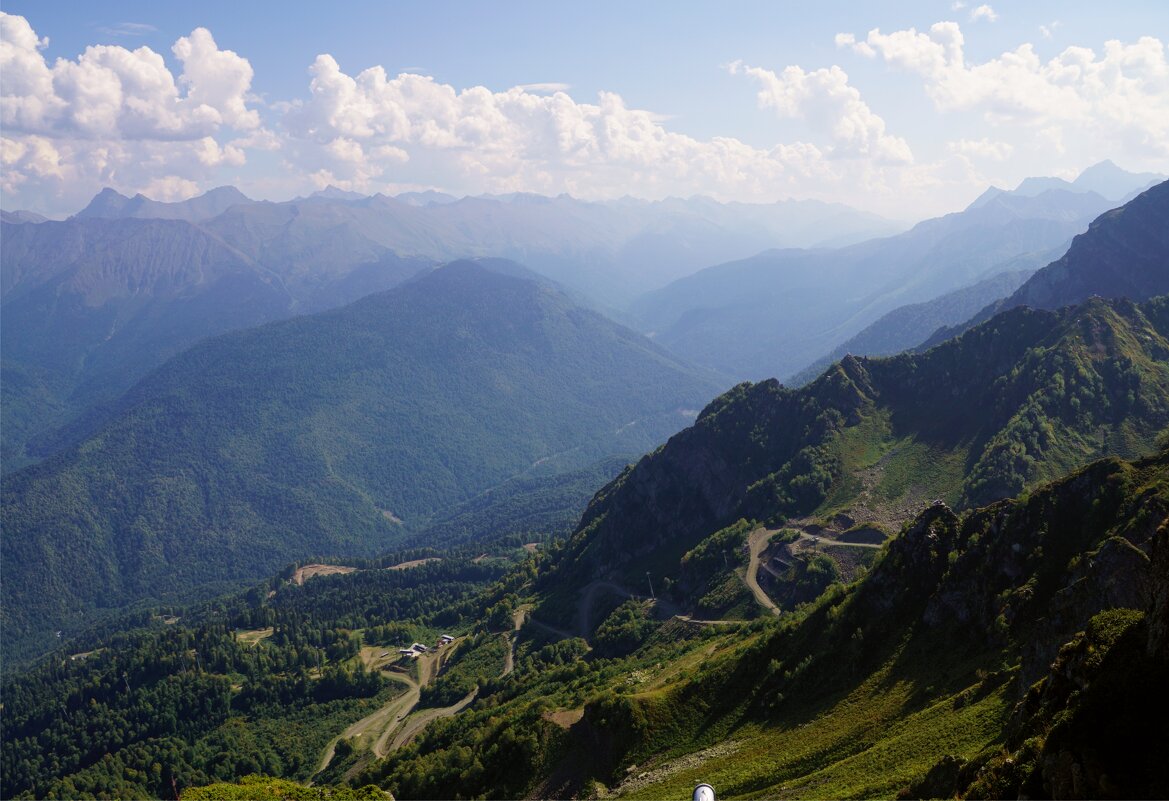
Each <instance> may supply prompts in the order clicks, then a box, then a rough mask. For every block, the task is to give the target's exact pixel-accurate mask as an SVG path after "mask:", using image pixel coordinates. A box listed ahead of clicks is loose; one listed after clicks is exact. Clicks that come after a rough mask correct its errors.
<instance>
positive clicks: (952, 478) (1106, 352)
mask: <svg viewBox="0 0 1169 801" xmlns="http://www.w3.org/2000/svg"><path fill="white" fill-rule="evenodd" d="M1167 427H1169V299H1166V298H1161V299H1157V300H1153V301H1150V302H1148V303H1146V304H1143V305H1137V304H1133V303H1131V302H1129V301H1123V300H1103V299H1094V300H1092V301H1090V302H1089V303H1087V304H1084V305H1083V306H1080V307H1073V308H1068V309H1063V310H1060V311H1055V312H1050V311H1041V310H1033V309H1027V308H1016V309H1012V310H1010V311H1008V312H1006V313H1004V314H1001V315H999V316H997V317H995V318H993V319H992V320H990V321H989V322H987V323H984V324H983V325H981V326H978V327H976V328H974V329H971V330H970V331H968V332H966V333H965V334H964V335H962V336H961V337H958V338H957V339H954V340H951V341H949V342H946V343H944V344H942V345H941V346H938V347H936V348H934V349H932V350H930V351H927V352H925V353H922V354H903V355H900V356H895V357H892V358H885V359H876V358H855V357H847V358H845V359H844V360H843V361H841V362H840V363H839V364H837V365H836V366H834V367H833V368H832V369H830V370H828V371H827V372H825V374H824V375H822V376H821V377H820V378H819V379H817V380H816V381H814V382H813V383H811V384H809V385H807V386H805V387H802V388H800V389H796V390H793V389H788V388H785V387H783V386H781V385H780V384H778V383H777V382H775V381H766V382H762V383H759V384H754V385H752V384H742V385H739V386H737V387H735V388H734V389H733V390H731V391H730V392H728V393H726V394H725V395H723V396H721V397H719V398H717V399H716V400H715V401H714V402H712V403H711V404H710V405H709V406H707V407H706V409H705V410H703V412H702V414H701V415H699V417H698V420H697V421H696V422H695V424H694V425H693V426H692V427H690V428H688V429H686V430H684V431H682V432H680V433H679V434H677V435H676V436H674V437H673V438H671V440H670V441H669V442H668V443H667V444H666V445H665V446H664V447H662V448H660V449H659V450H658V451H656V452H655V453H652V454H650V455H648V456H646V457H644V458H643V459H642V460H641V461H640V462H639V463H638V464H637V465H636V466H633V467H631V468H629V469H627V470H626V471H625V473H623V474H622V475H621V476H620V477H618V479H617V480H616V481H614V482H613V483H612V484H610V485H609V486H607V487H606V488H605V489H603V490H602V491H601V492H599V493H598V495H597V497H596V498H595V499H594V500H593V503H592V504H591V505H590V507H589V510H588V511H587V512H586V513H585V516H584V518H583V519H582V521H581V524H580V526H579V528H578V530H577V532H576V533H575V534H574V535H573V537H572V539H571V540H570V541H569V543H568V547H567V550H566V552H565V555H564V557H563V564H562V567H561V572H560V574H559V575H558V576H557V577H556V578H555V579H551V580H550V583H549V585H548V586H549V588H550V591H551V592H553V594H556V593H560V594H567V595H571V592H572V589H571V588H572V587H580V586H583V585H585V584H586V583H588V582H589V581H592V580H595V579H598V578H605V577H608V578H612V579H616V580H618V581H626V582H637V583H638V584H640V583H641V582H642V581H643V580H644V574H645V571H646V570H652V571H653V572H654V573H655V574H656V575H658V576H662V577H663V580H665V579H666V578H669V579H670V580H672V581H675V582H676V581H678V580H680V578H682V574H683V572H684V571H683V565H682V558H683V557H684V556H685V555H686V554H687V553H688V552H690V551H691V549H694V548H696V546H698V545H699V544H700V543H701V542H702V541H703V540H704V539H705V538H707V537H709V536H711V535H713V534H714V533H715V532H718V531H719V530H720V529H723V528H724V527H726V526H729V525H731V524H732V523H734V522H735V521H736V520H738V519H740V518H745V519H748V520H752V519H753V520H758V521H761V522H762V521H769V522H773V523H779V522H782V521H784V520H786V519H791V518H800V517H802V516H808V515H811V516H813V519H825V518H827V517H828V516H830V515H832V514H836V513H840V512H843V513H845V514H846V515H847V516H848V517H849V518H850V519H852V520H853V521H854V522H855V523H857V524H865V523H872V524H874V525H877V526H878V527H880V528H884V529H885V530H888V528H889V527H890V526H894V527H896V526H898V525H900V523H901V522H903V521H904V520H905V519H907V517H908V516H909V515H911V514H913V513H914V512H915V511H916V509H918V508H920V506H921V505H922V504H924V503H928V502H929V501H930V500H933V499H945V500H946V501H947V502H949V503H951V504H953V505H955V506H957V507H958V508H969V507H972V506H977V505H981V504H985V503H989V502H992V501H994V500H996V499H999V498H1004V497H1010V496H1012V495H1015V494H1016V493H1018V492H1020V491H1022V490H1023V489H1024V488H1025V487H1028V486H1031V485H1033V484H1034V483H1036V482H1039V481H1043V480H1048V479H1051V478H1054V477H1056V476H1059V475H1061V474H1062V473H1064V472H1066V471H1067V470H1070V469H1073V468H1075V467H1077V466H1079V465H1082V464H1084V463H1085V462H1087V461H1089V460H1091V459H1093V458H1096V457H1098V456H1102V455H1107V454H1114V453H1119V454H1124V455H1129V456H1136V455H1140V454H1141V453H1145V452H1148V451H1150V450H1152V449H1153V448H1154V447H1156V445H1157V443H1158V440H1159V438H1161V437H1162V436H1164V433H1165V431H1166V429H1167ZM680 600H682V601H684V602H693V600H694V599H693V598H681V599H680Z"/></svg>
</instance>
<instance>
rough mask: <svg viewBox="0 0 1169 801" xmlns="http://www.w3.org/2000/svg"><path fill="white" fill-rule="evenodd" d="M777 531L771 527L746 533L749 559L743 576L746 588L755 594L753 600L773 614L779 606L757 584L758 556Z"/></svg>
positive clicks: (777, 610)
mask: <svg viewBox="0 0 1169 801" xmlns="http://www.w3.org/2000/svg"><path fill="white" fill-rule="evenodd" d="M777 533H778V532H777V531H773V530H771V529H766V528H757V529H755V530H754V531H752V532H751V533H750V534H748V535H747V554H748V556H749V560H748V562H747V575H746V576H744V577H743V581H744V582H745V583H746V584H747V589H749V590H750V591H751V594H752V595H753V596H755V601H756V602H757V603H758V604H759V605H760V606H762V607H763V608H764V609H768V610H770V611H771V614H773V615H778V614H779V607H778V606H776V604H775V601H773V600H771V597H770V596H769V595H768V594H767V593H766V592H764V591H763V588H762V587H760V586H759V564H760V557H761V556H762V555H763V552H764V551H765V550H767V544H768V543H769V542H771V538H772V537H773V536H775V535H776V534H777Z"/></svg>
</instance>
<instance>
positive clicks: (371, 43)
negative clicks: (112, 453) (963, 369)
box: [0, 0, 1169, 222]
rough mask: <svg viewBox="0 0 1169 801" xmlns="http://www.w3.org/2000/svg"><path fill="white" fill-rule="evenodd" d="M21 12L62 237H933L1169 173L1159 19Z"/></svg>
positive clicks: (15, 39) (10, 15)
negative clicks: (174, 220) (653, 230)
mask: <svg viewBox="0 0 1169 801" xmlns="http://www.w3.org/2000/svg"><path fill="white" fill-rule="evenodd" d="M5 8H6V12H7V13H2V14H0V23H2V24H0V34H2V45H0V84H2V87H3V99H2V104H0V109H2V122H3V129H4V130H3V135H2V137H3V142H2V145H3V149H2V159H3V166H4V170H3V178H2V183H0V189H2V191H3V206H4V207H5V208H6V209H27V210H31V211H36V212H39V213H42V214H46V215H48V216H51V217H60V216H62V215H65V214H70V213H73V212H75V211H77V210H78V209H80V208H82V207H84V205H85V203H87V202H88V200H89V199H90V198H91V197H92V196H93V195H94V194H96V193H97V191H98V190H100V189H101V188H102V187H104V186H110V187H112V188H114V189H115V190H117V191H119V192H121V193H122V194H125V195H128V196H132V195H134V194H137V193H142V194H144V195H146V196H147V197H150V198H152V199H156V200H162V201H173V200H181V199H185V198H188V197H192V196H195V195H198V194H200V193H202V192H205V191H207V190H208V189H210V188H213V187H216V186H220V185H233V186H236V187H238V188H239V189H240V190H241V191H243V192H244V193H245V194H247V195H248V196H249V197H251V198H254V199H259V200H287V199H289V198H292V197H296V196H303V195H308V194H311V193H312V192H313V191H315V190H319V189H322V188H324V187H325V186H329V185H332V186H337V187H339V188H341V189H343V190H346V191H356V192H359V193H361V194H363V195H373V194H377V193H379V192H380V193H384V194H388V195H395V194H399V193H402V192H408V191H423V190H430V189H433V190H436V191H440V192H446V193H449V194H452V195H456V196H478V195H483V194H506V193H510V192H528V193H534V194H540V195H547V196H557V195H560V194H569V195H572V196H573V197H577V198H580V199H582V200H610V199H615V198H620V197H624V196H633V197H637V198H640V199H645V200H660V199H663V198H667V197H681V198H687V197H691V196H695V195H700V196H708V197H711V198H713V199H715V200H718V201H722V202H727V201H741V202H750V203H771V202H775V201H778V200H786V199H797V200H798V199H815V200H823V201H828V202H839V203H844V204H846V205H849V206H852V207H854V208H857V209H860V210H863V211H869V212H873V213H876V214H879V215H881V216H884V217H887V218H890V219H895V220H900V221H905V222H910V221H914V220H919V219H923V218H926V217H933V216H939V215H941V214H945V213H947V212H951V211H956V210H959V209H961V208H963V207H965V206H966V205H968V204H969V203H970V202H971V201H972V200H973V199H974V198H975V197H977V196H978V195H979V194H981V193H982V192H983V191H984V190H985V189H986V188H987V187H988V186H991V185H994V186H998V187H1000V188H1004V189H1010V188H1013V187H1014V186H1016V185H1017V184H1018V183H1019V182H1020V181H1021V180H1023V179H1025V178H1027V177H1034V176H1055V177H1063V178H1071V177H1074V176H1075V175H1076V174H1078V173H1079V172H1081V171H1082V170H1083V169H1085V168H1087V167H1089V166H1091V165H1093V164H1096V163H1098V162H1100V161H1103V160H1112V161H1114V162H1115V163H1116V164H1117V165H1118V166H1120V167H1121V168H1123V169H1126V170H1129V171H1132V172H1146V171H1151V172H1158V173H1166V172H1169V83H1167V81H1166V75H1169V58H1167V55H1166V50H1165V44H1164V42H1163V41H1162V40H1161V39H1160V38H1157V36H1155V35H1154V34H1157V33H1158V32H1160V31H1164V30H1169V10H1167V9H1165V8H1163V7H1161V6H1159V5H1155V4H1152V3H1148V4H1144V3H1138V4H1130V5H1127V6H1126V7H1123V8H1118V9H1115V10H1110V13H1109V14H1108V15H1107V18H1106V19H1101V18H1100V15H1097V14H1094V13H1092V11H1091V10H1090V9H1075V8H1066V7H1065V6H1063V5H1060V4H1056V3H1036V4H1031V5H1029V6H1028V7H1027V8H1026V9H1020V8H1012V7H1008V6H995V5H994V4H978V3H973V2H972V3H969V4H967V3H964V2H961V0H959V2H945V3H927V2H915V3H902V4H898V5H896V6H892V7H885V6H883V7H880V8H866V9H858V8H849V7H841V6H839V5H834V4H828V5H825V6H818V7H817V8H815V9H809V10H804V11H802V12H801V15H800V18H799V19H796V18H795V17H793V16H792V15H790V14H788V12H787V11H786V10H785V9H783V8H781V7H775V6H772V5H770V4H766V3H754V2H751V3H743V4H739V5H736V6H735V7H733V8H732V9H730V10H726V9H717V10H716V9H705V8H697V9H696V8H676V7H673V6H669V5H665V4H658V3H649V4H641V5H639V6H638V7H637V8H636V9H627V8H620V7H617V6H613V5H600V6H590V7H589V8H588V9H584V8H574V7H568V6H562V7H555V8H553V9H546V8H542V7H539V6H535V5H532V4H523V3H520V4H512V5H509V6H507V7H505V8H492V9H487V8H481V7H476V6H472V5H469V4H455V5H452V6H448V7H444V8H443V9H426V8H398V7H394V8H383V7H381V6H378V5H376V4H354V5H347V6H345V7H343V8H340V9H332V10H331V11H330V14H328V15H324V16H321V15H316V16H314V15H313V14H312V12H311V11H310V10H308V9H300V8H291V9H290V8H284V7H277V6H275V5H271V4H264V3H255V4H249V5H248V6H247V7H245V8H240V7H239V6H238V4H227V3H203V4H199V5H198V6H197V7H190V8H185V7H184V8H179V7H172V6H156V5H151V4H147V3H140V2H131V1H130V0H122V1H121V2H115V3H108V4H103V5H102V6H100V7H94V8H92V9H88V10H87V11H88V16H81V15H79V14H77V13H76V9H75V7H71V6H68V5H66V4H56V3H28V2H24V1H23V0H14V2H9V3H6V4H5ZM261 32H262V33H263V36H260V35H259V34H260V33H261Z"/></svg>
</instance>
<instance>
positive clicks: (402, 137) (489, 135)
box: [282, 55, 835, 198]
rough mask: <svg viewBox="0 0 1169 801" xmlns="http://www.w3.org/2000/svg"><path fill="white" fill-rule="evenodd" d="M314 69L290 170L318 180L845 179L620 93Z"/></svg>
mask: <svg viewBox="0 0 1169 801" xmlns="http://www.w3.org/2000/svg"><path fill="white" fill-rule="evenodd" d="M309 74H310V76H311V79H310V83H309V97H308V99H307V100H303V101H298V102H294V103H292V104H290V105H289V106H288V107H287V108H286V110H285V113H284V117H283V120H282V130H283V132H284V134H285V136H286V147H285V155H286V157H287V158H288V160H289V164H290V166H292V167H294V168H296V169H299V170H301V171H302V172H303V173H305V174H307V175H310V176H312V180H313V182H314V183H315V184H317V185H322V184H325V183H331V184H335V185H337V186H340V187H343V188H347V189H355V190H358V191H376V190H379V189H382V188H387V187H389V188H392V187H395V186H410V185H432V186H440V187H443V188H445V189H447V190H448V191H455V192H468V193H475V192H509V191H534V192H541V193H545V194H555V193H560V192H568V193H570V194H574V195H578V196H584V197H611V196H619V195H623V194H627V193H629V192H630V190H631V189H636V192H637V193H638V194H640V195H644V196H662V195H666V194H672V193H683V194H693V193H695V192H705V193H710V194H715V195H722V196H728V197H730V196H759V197H771V198H773V197H775V196H777V195H778V194H780V193H781V192H783V191H785V190H788V191H790V190H791V189H793V188H795V187H797V186H799V185H800V183H801V182H802V181H803V180H804V179H805V178H807V177H808V176H811V175H815V176H817V177H829V178H830V177H831V176H832V175H834V174H835V173H834V172H833V169H832V167H831V166H830V165H829V164H827V163H826V162H825V160H824V153H823V152H822V151H821V150H820V149H819V148H818V147H816V146H815V145H813V144H811V143H801V142H796V143H791V144H779V145H776V146H774V147H772V148H757V147H752V146H748V145H746V144H744V143H743V142H741V141H739V140H737V139H733V138H729V137H716V138H713V139H711V140H706V141H703V140H699V139H695V138H693V137H690V136H687V135H684V134H680V133H677V132H674V131H670V130H669V129H667V128H666V127H665V126H664V125H663V121H664V120H663V118H662V117H661V116H660V115H657V114H654V113H653V112H651V111H648V110H642V109H632V108H629V107H628V106H627V105H626V104H625V102H624V100H623V99H622V98H621V97H620V95H617V94H615V93H612V92H602V93H600V95H599V96H598V98H597V102H595V103H582V102H578V101H576V100H574V99H573V98H572V97H570V96H569V95H568V94H567V93H565V92H564V91H562V90H561V88H560V87H559V85H548V84H540V85H535V86H529V87H523V86H517V87H513V88H511V89H508V90H506V91H501V92H493V91H491V90H489V89H487V88H485V87H482V86H473V87H468V88H465V89H457V88H456V87H454V86H451V85H449V84H444V83H440V82H438V81H436V80H435V79H433V78H431V77H429V76H423V75H416V74H411V73H402V74H399V75H397V76H394V77H391V76H390V75H388V74H387V73H386V71H385V69H384V68H382V67H380V66H375V67H370V68H368V69H366V70H364V71H362V72H360V73H358V74H357V75H349V74H346V73H345V72H343V71H342V70H341V68H340V66H339V65H338V63H337V61H336V59H334V58H333V57H332V56H330V55H321V56H318V57H317V59H316V60H315V61H314V63H313V65H312V66H311V67H310V69H309Z"/></svg>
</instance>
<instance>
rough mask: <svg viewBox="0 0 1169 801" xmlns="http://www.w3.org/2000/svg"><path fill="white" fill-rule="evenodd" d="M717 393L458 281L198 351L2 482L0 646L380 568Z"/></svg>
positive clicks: (620, 335)
mask: <svg viewBox="0 0 1169 801" xmlns="http://www.w3.org/2000/svg"><path fill="white" fill-rule="evenodd" d="M488 266H489V267H491V266H495V267H500V268H502V269H510V270H511V271H512V272H516V273H520V274H522V273H523V270H522V268H519V267H518V266H516V265H499V264H495V265H492V264H490V263H489V265H488ZM717 389H718V385H717V384H716V383H715V382H713V381H712V380H711V379H710V378H709V377H708V376H707V375H706V374H704V373H702V372H700V371H698V370H695V369H692V368H690V367H689V366H687V365H685V364H683V363H681V362H679V361H678V360H676V359H674V358H673V357H671V356H669V355H668V354H666V353H665V352H663V351H662V350H661V349H660V348H658V347H657V346H656V345H654V344H652V343H650V342H649V341H648V340H646V339H644V338H643V337H641V336H640V335H639V334H636V333H634V332H633V331H630V330H628V329H625V328H622V327H620V326H618V325H616V324H614V323H612V322H610V321H608V320H607V319H605V318H603V317H601V316H600V315H598V314H596V313H594V312H591V311H588V310H585V309H582V308H580V307H578V306H575V305H574V304H572V303H571V302H570V301H569V300H568V299H567V298H566V297H565V296H563V295H562V294H560V293H558V292H556V291H555V290H553V289H550V288H548V287H547V286H546V285H545V284H544V283H541V282H538V281H533V280H528V279H525V278H519V277H514V276H510V275H503V274H501V273H500V272H498V271H495V270H493V269H488V268H487V267H484V266H482V265H479V264H475V263H471V262H459V263H454V264H451V265H448V266H446V267H443V268H442V269H439V270H436V271H433V272H429V273H428V274H426V275H424V276H422V277H420V278H418V279H416V280H413V281H410V282H408V283H407V284H405V285H403V286H401V287H399V288H398V289H395V290H392V291H389V292H386V293H380V294H376V295H372V296H370V297H367V298H365V299H363V300H361V301H359V302H357V303H354V304H352V305H349V306H346V307H343V308H341V309H337V310H334V311H330V312H326V313H322V314H318V315H312V316H305V317H300V318H296V319H293V320H289V321H284V322H279V323H273V324H270V325H267V326H262V327H259V328H255V329H251V330H248V331H244V332H238V333H234V334H228V335H224V336H220V337H217V338H213V339H209V340H207V341H205V342H203V343H202V344H200V345H198V346H196V347H194V348H192V349H190V350H188V351H186V352H185V353H183V354H181V355H180V356H178V357H175V358H173V359H171V360H170V361H168V362H166V363H165V364H164V365H163V366H162V367H160V368H159V369H157V370H156V371H154V372H153V373H151V374H150V375H149V376H147V377H146V378H145V379H143V380H142V381H141V382H140V383H139V384H137V385H136V386H135V387H134V388H133V389H132V390H131V391H130V392H128V393H127V394H126V395H125V396H123V397H122V398H121V399H119V400H118V401H117V403H116V405H115V406H114V407H113V409H112V410H109V411H108V412H107V413H106V414H105V415H104V416H103V417H102V419H101V420H99V421H98V422H97V423H96V424H94V425H93V426H88V427H89V428H94V429H96V432H95V433H93V434H92V436H89V437H87V438H85V439H84V440H83V441H81V442H80V443H79V444H77V445H76V446H75V447H71V448H68V449H66V450H65V451H63V452H61V453H59V454H58V455H56V456H54V457H53V458H51V459H49V460H47V461H45V462H43V463H42V464H39V465H34V466H32V467H29V468H26V469H24V470H22V471H19V472H17V473H14V474H10V475H9V476H7V477H6V478H5V479H4V483H3V518H2V519H3V535H2V536H3V563H4V582H3V589H2V592H3V614H4V628H5V643H6V648H7V647H9V643H12V642H16V641H19V640H21V638H22V637H24V636H31V635H34V634H37V633H39V634H43V633H44V632H45V631H46V630H47V629H48V628H49V627H51V626H54V625H56V626H57V627H61V626H62V625H63V624H64V623H65V622H66V621H73V622H76V621H79V620H81V619H83V618H84V617H85V615H88V614H92V613H93V612H94V611H95V610H98V609H102V608H117V607H119V606H122V605H125V604H128V603H132V602H134V601H136V600H140V599H145V598H160V597H168V598H172V599H173V598H185V597H188V596H190V595H191V594H199V593H207V592H208V591H210V589H212V588H221V587H223V586H225V582H233V581H239V580H241V579H254V578H258V577H260V576H263V575H265V574H267V573H269V572H271V571H273V570H275V569H276V568H278V567H279V566H281V565H283V564H286V563H287V562H289V561H290V560H293V559H296V558H303V557H307V556H310V555H313V554H328V553H349V554H361V553H364V554H371V553H375V552H378V551H381V550H385V549H386V548H387V547H388V546H389V545H391V544H392V543H394V542H401V541H403V540H404V537H405V535H406V534H407V533H408V532H409V531H411V530H413V531H418V530H420V529H421V527H422V526H423V525H424V524H425V523H426V522H427V519H428V517H430V516H432V515H435V514H437V513H440V512H442V511H443V510H444V509H448V508H449V509H452V510H453V509H454V507H455V506H456V504H458V503H460V502H462V501H466V500H468V499H470V498H471V497H472V496H474V495H476V494H478V493H481V492H484V491H485V490H488V489H490V488H492V487H493V486H495V485H497V484H499V483H501V482H504V481H506V480H508V479H510V478H512V477H515V476H519V475H523V474H531V475H540V474H541V473H543V474H550V473H553V472H556V471H559V470H565V469H570V468H576V467H582V466H585V465H589V464H592V463H594V462H596V461H597V460H598V459H600V458H602V457H604V456H606V455H609V454H615V453H630V452H634V453H636V452H641V451H644V450H646V449H648V448H652V447H654V446H655V445H657V443H659V442H661V441H662V440H664V439H665V438H666V437H668V436H669V435H670V434H672V433H673V432H674V431H676V430H678V429H679V428H681V427H683V426H684V425H685V424H686V423H687V422H689V421H690V420H692V419H693V415H694V414H696V410H697V409H698V408H699V407H700V406H701V405H702V403H704V402H705V400H706V399H707V398H709V397H710V396H711V395H712V394H713V393H714V392H715V391H716V390H717ZM106 420H108V422H105V421H106ZM86 428H87V426H85V425H83V426H82V429H83V430H84V429H86ZM49 499H52V500H49Z"/></svg>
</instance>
